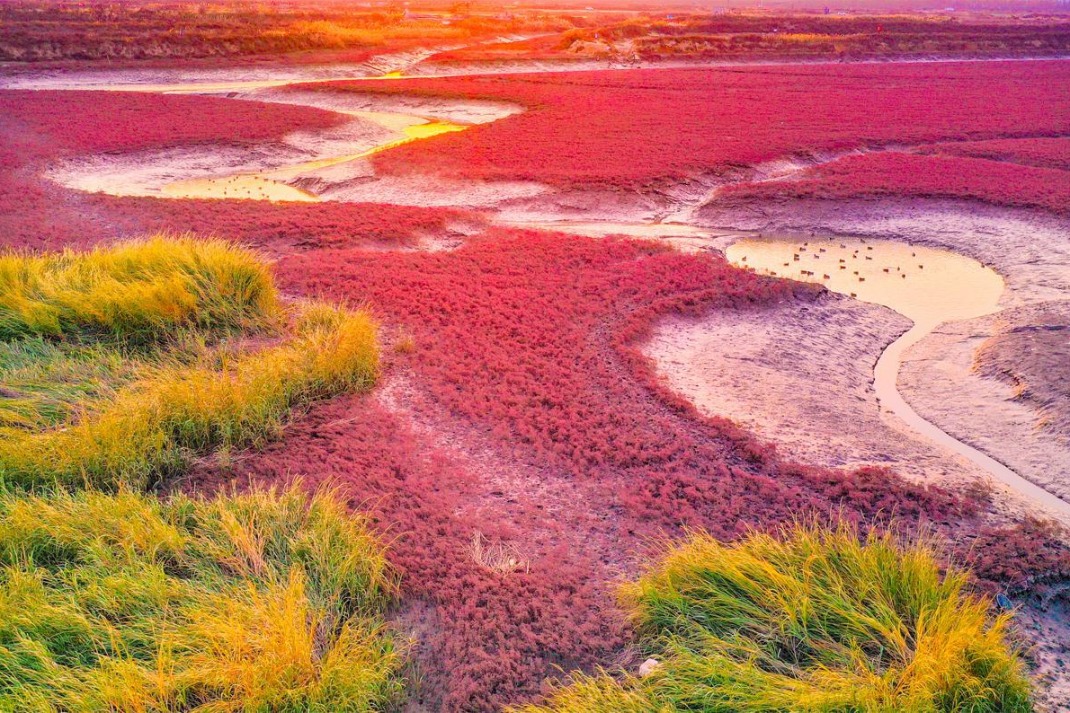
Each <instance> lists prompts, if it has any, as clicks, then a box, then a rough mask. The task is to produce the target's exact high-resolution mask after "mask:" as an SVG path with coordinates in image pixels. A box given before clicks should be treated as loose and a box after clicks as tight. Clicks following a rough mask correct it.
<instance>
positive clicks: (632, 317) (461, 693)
mask: <svg viewBox="0 0 1070 713" xmlns="http://www.w3.org/2000/svg"><path fill="white" fill-rule="evenodd" d="M277 270H278V275H279V279H280V280H281V282H282V285H283V287H284V288H285V289H286V290H287V291H291V292H297V293H302V294H315V295H322V296H325V297H327V298H332V299H338V300H343V301H349V302H353V303H358V302H359V303H364V302H367V303H368V304H370V306H371V307H372V309H373V310H374V311H375V312H376V313H377V314H378V315H379V317H380V318H381V319H383V320H384V321H385V322H386V323H387V324H388V325H390V326H391V328H397V327H404V328H405V329H406V330H407V331H409V332H410V333H411V334H412V335H413V336H414V341H415V344H416V349H415V352H414V353H412V354H411V355H408V356H404V357H397V358H396V360H395V363H394V364H393V365H392V366H391V367H390V368H389V370H388V372H387V374H386V375H385V376H384V383H383V385H381V386H380V387H378V394H377V395H373V396H370V397H362V398H352V399H346V400H342V401H338V402H335V403H333V404H330V405H327V406H324V407H322V408H319V409H316V410H314V411H313V413H312V414H311V415H310V416H309V417H308V418H307V419H304V420H302V421H300V422H299V423H297V424H295V425H294V427H293V428H291V429H290V430H289V431H288V433H287V436H286V438H285V439H284V440H282V441H280V442H278V443H276V444H273V445H271V446H269V447H268V448H267V449H266V450H264V451H263V452H261V453H257V454H251V455H250V456H249V457H248V458H243V459H241V460H239V461H238V463H237V464H236V466H234V467H233V470H231V471H228V472H226V473H224V472H213V471H211V470H203V471H201V472H200V473H198V474H197V475H196V476H195V478H194V480H193V485H194V486H197V485H200V486H202V487H208V486H211V485H214V484H218V483H219V482H221V481H223V480H226V479H230V478H233V477H238V478H239V479H242V480H267V481H272V482H274V481H279V480H285V479H288V478H291V477H295V476H297V477H303V478H305V479H307V480H308V481H310V482H311V483H312V484H316V483H322V482H329V483H334V484H336V485H339V486H340V487H343V488H344V489H345V491H346V492H348V493H350V494H351V495H352V497H353V500H354V502H355V503H359V504H360V506H361V507H362V508H365V509H370V510H371V511H372V512H373V513H374V515H375V516H376V517H377V518H378V521H379V522H380V523H381V526H382V527H383V528H384V531H385V532H386V533H388V535H389V537H390V538H391V539H392V546H391V558H392V560H393V561H394V563H395V564H396V565H397V566H398V567H399V568H400V569H401V570H402V572H403V574H404V575H405V577H404V585H403V586H404V596H403V602H402V606H401V609H400V611H399V612H398V613H397V616H396V618H397V621H398V623H399V624H400V625H401V626H403V627H404V628H406V629H407V630H409V631H412V632H414V633H415V634H416V635H417V637H418V644H417V648H416V651H415V653H414V655H415V657H416V661H417V666H418V670H419V671H420V677H421V678H422V680H423V683H424V685H423V686H422V687H421V688H419V689H418V691H417V692H416V695H417V697H418V699H419V700H420V702H422V703H423V704H425V705H426V706H428V707H429V708H431V709H443V710H458V711H494V710H500V708H501V707H502V706H503V705H505V704H508V703H513V702H517V701H522V700H527V699H530V698H532V697H534V696H536V695H538V693H539V692H540V691H541V690H543V683H544V680H545V679H546V678H548V677H554V676H557V675H559V674H560V669H565V670H568V669H571V668H574V667H579V668H584V669H587V670H591V669H593V668H594V667H595V666H598V665H601V666H612V665H613V664H614V661H618V660H619V657H620V656H621V655H622V652H623V651H624V648H623V647H624V644H625V642H626V640H627V637H626V636H625V631H624V626H623V617H622V615H621V613H620V612H619V611H618V610H617V609H616V607H615V605H614V603H613V601H614V600H613V594H612V592H613V588H614V586H615V583H616V582H617V581H619V579H620V578H621V577H629V576H633V575H634V573H635V571H636V570H637V568H638V566H639V563H640V562H641V560H642V556H643V554H644V553H645V552H646V551H647V548H648V547H649V545H650V544H651V542H652V541H653V540H654V539H655V538H656V537H658V536H659V535H662V534H668V535H678V534H679V533H680V532H681V531H682V528H685V527H700V528H705V529H708V530H709V531H711V532H713V533H714V534H716V535H717V536H719V537H723V538H734V537H737V536H739V535H740V534H741V533H743V532H745V531H746V530H747V528H750V527H769V526H774V525H777V524H781V523H786V522H789V521H791V520H792V519H794V518H797V517H805V516H807V515H813V516H815V517H819V518H821V517H827V516H828V515H829V514H830V513H842V514H843V515H844V516H846V517H847V518H850V519H852V520H856V521H862V522H865V523H870V524H871V523H876V522H880V521H883V520H887V519H888V518H889V517H892V516H897V517H898V518H900V519H901V521H902V525H903V527H905V528H906V529H908V530H911V529H914V528H915V527H916V526H917V525H918V524H919V523H921V522H928V523H931V524H932V525H933V527H935V528H937V529H938V530H939V531H940V532H944V533H948V534H952V533H961V532H965V531H968V532H970V534H971V535H974V536H976V539H974V540H973V546H974V547H975V548H976V550H977V551H981V552H991V551H993V550H992V549H991V548H990V547H989V546H988V545H989V543H991V542H1007V543H1008V548H1007V549H1006V553H1007V554H1011V553H1012V552H1013V553H1014V557H1013V559H1011V560H1004V559H1003V558H998V559H997V560H996V561H995V562H993V563H991V564H992V565H993V566H996V567H998V568H999V569H998V571H997V572H996V575H995V577H993V579H994V580H995V581H998V582H999V583H1000V584H1001V585H1006V584H1014V583H1020V582H1022V581H1024V580H1025V579H1027V578H1028V577H1029V576H1030V575H1031V574H1033V573H1034V572H1036V571H1039V568H1041V567H1045V568H1050V569H1051V570H1052V571H1059V568H1062V570H1066V569H1067V568H1068V567H1070V563H1068V561H1067V557H1066V552H1065V550H1064V549H1062V548H1060V547H1059V546H1057V545H1049V542H1050V541H1049V540H1047V539H1045V537H1043V536H1041V535H1037V534H1036V532H1035V531H1034V530H1022V528H1020V527H1016V528H1008V529H1007V530H993V529H991V528H988V527H986V526H984V525H983V524H982V523H981V522H980V520H979V515H978V513H979V512H980V510H981V509H983V507H984V506H983V503H982V502H981V501H979V500H976V499H973V498H972V497H969V496H961V495H957V494H954V493H950V492H947V491H945V490H942V489H939V488H926V487H920V486H916V485H911V484H908V483H906V482H905V481H903V480H901V479H900V478H898V477H896V476H895V475H894V474H892V473H889V472H887V471H883V470H878V469H864V470H860V471H857V472H844V471H833V470H825V469H817V468H808V467H804V466H799V465H794V464H789V463H784V462H782V461H781V460H779V459H778V458H777V457H776V454H775V453H774V452H773V450H772V449H771V448H769V447H768V446H767V445H765V444H762V443H760V442H758V441H756V440H755V439H753V438H752V437H751V436H749V435H748V434H747V433H745V432H743V431H741V430H740V429H738V428H737V427H735V426H734V425H733V424H731V423H729V422H727V421H724V420H718V419H707V418H704V417H702V416H700V415H699V414H698V413H697V412H696V411H695V410H694V409H693V408H692V407H691V406H690V405H689V404H687V403H686V402H684V401H681V400H679V399H677V398H676V397H674V396H673V395H672V394H671V393H670V392H669V391H668V390H667V389H665V388H664V387H663V386H662V385H661V384H660V383H659V382H658V381H657V379H656V377H655V376H654V373H653V371H652V369H651V367H650V364H649V363H648V362H647V361H646V360H645V358H644V357H643V356H642V355H641V354H640V352H639V351H638V350H637V349H636V348H635V345H636V344H637V343H638V342H639V341H641V340H642V339H643V337H644V336H645V335H646V334H647V333H648V330H649V329H650V327H651V325H652V324H653V323H654V322H655V321H656V320H657V319H659V318H660V317H662V316H665V315H670V314H673V315H701V314H704V313H706V312H708V311H709V310H713V309H762V308H764V307H765V306H768V305H771V304H774V303H777V302H780V301H783V300H807V299H811V298H812V297H813V295H814V290H815V288H811V287H807V286H800V285H794V284H791V283H785V282H781V281H775V280H771V279H766V278H762V277H759V276H756V275H753V274H750V273H747V272H744V271H741V270H737V269H734V268H732V267H730V266H729V265H727V264H726V263H725V262H724V261H723V260H721V259H719V258H715V257H711V256H694V255H683V254H679V253H675V252H672V251H669V250H667V249H666V248H664V247H662V246H659V245H655V244H645V243H639V242H634V241H621V240H613V239H607V240H591V239H586V238H578V237H575V236H565V235H548V234H541V233H533V232H517V231H497V232H493V233H491V234H489V235H487V236H485V237H482V238H476V239H472V240H471V241H470V242H469V243H468V244H467V245H465V246H464V247H462V248H460V249H459V250H457V251H455V252H452V253H435V254H428V253H373V252H369V251H366V250H359V249H348V250H317V251H310V252H304V253H299V254H293V255H290V256H286V257H284V258H283V259H282V260H280V262H279V263H278V268H277ZM384 404H385V405H387V407H386V408H384ZM477 533H480V534H481V535H485V536H486V537H487V538H488V540H489V541H499V540H502V541H508V542H510V543H516V546H517V548H518V551H519V552H520V553H521V557H522V559H523V561H524V566H522V567H520V568H518V569H516V570H515V571H512V572H509V573H502V572H499V571H495V570H493V569H492V568H488V567H486V566H483V565H481V564H480V563H479V562H477V561H476V558H475V557H473V554H472V548H471V543H472V542H473V538H474V537H475V536H476V534H477ZM1018 533H1023V534H1020V535H1019V534H1018ZM1041 534H1042V533H1041ZM954 540H955V541H965V540H964V539H963V538H961V537H960V536H958V535H955V537H954ZM990 569H991V568H984V567H983V569H982V572H981V576H982V579H983V580H984V581H987V582H991V581H993V579H990V578H989V571H990ZM559 667H560V668H559Z"/></svg>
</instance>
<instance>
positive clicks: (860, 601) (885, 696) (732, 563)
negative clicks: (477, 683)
mask: <svg viewBox="0 0 1070 713" xmlns="http://www.w3.org/2000/svg"><path fill="white" fill-rule="evenodd" d="M966 585H967V575H966V574H965V573H963V572H961V571H956V570H952V571H949V572H946V573H945V574H941V572H940V567H939V566H938V564H937V561H936V558H935V555H934V553H933V550H932V549H931V548H930V547H928V546H927V545H925V544H914V545H903V544H901V543H899V542H897V541H896V540H895V539H894V538H893V537H891V536H890V535H874V536H871V537H869V538H868V539H866V540H864V541H860V539H859V538H858V536H857V534H856V533H855V532H854V531H853V530H852V529H850V528H847V527H843V528H841V529H839V530H834V531H831V532H829V531H823V530H819V529H812V528H798V529H795V530H793V531H791V532H788V533H785V534H784V536H783V537H772V536H769V535H762V534H753V535H751V536H749V537H747V538H746V539H745V540H743V541H741V542H739V543H735V544H729V545H726V544H722V543H720V542H718V541H717V540H715V539H714V538H712V537H709V536H707V535H695V536H693V537H691V538H690V539H689V540H688V541H686V542H685V543H683V544H682V545H680V546H679V547H677V548H675V549H673V550H671V551H670V552H669V553H668V554H667V555H666V556H665V558H664V559H663V560H662V561H661V562H660V563H658V564H657V566H655V567H654V569H653V570H652V571H651V572H649V573H648V574H647V575H645V576H644V577H643V578H642V579H640V580H639V581H638V582H636V583H634V584H631V585H628V586H627V587H626V588H625V589H624V593H623V597H624V601H625V602H626V605H627V606H628V608H629V609H630V610H631V613H632V616H633V619H634V622H635V624H636V627H637V630H638V632H639V634H640V636H641V637H642V639H643V641H644V642H645V644H646V646H647V648H648V650H649V653H650V654H651V655H653V656H655V657H656V658H658V659H659V660H661V661H662V665H661V666H660V667H658V668H657V669H656V671H655V672H654V673H653V674H651V675H649V676H647V677H645V678H642V679H639V678H632V677H628V678H626V679H625V680H624V681H622V682H619V683H618V682H617V681H614V680H612V679H610V678H609V677H608V676H598V677H594V678H590V677H581V678H580V679H578V680H577V681H576V682H575V683H574V684H573V685H571V686H568V687H566V688H563V689H560V690H559V691H558V692H557V693H556V694H555V695H553V696H552V697H551V699H550V700H549V701H548V703H547V704H546V705H545V706H530V707H528V708H525V709H522V710H524V711H525V712H526V713H537V712H546V711H556V712H557V713H573V712H575V713H579V712H581V711H583V712H585V713H590V712H592V711H605V712H607V713H608V712H609V711H626V712H630V711H635V712H638V711H664V712H666V713H674V712H677V711H706V712H709V713H758V712H762V713H766V712H769V713H772V712H783V713H788V712H800V713H802V712H805V713H810V712H813V713H818V712H822V713H825V712H827V713H834V712H835V713H943V712H951V711H963V712H965V711H969V712H970V713H987V712H991V713H996V712H1001V713H1010V712H1018V711H1030V710H1032V707H1031V703H1030V688H1029V684H1028V681H1027V679H1026V678H1025V676H1024V674H1023V671H1022V667H1021V664H1020V663H1019V661H1018V658H1017V656H1016V654H1015V652H1014V651H1013V650H1012V649H1011V647H1010V646H1009V645H1008V644H1007V641H1006V630H1007V625H1008V615H1006V614H1003V615H1000V616H996V617H992V616H990V613H989V610H990V607H989V603H988V602H987V601H986V600H984V599H982V598H980V597H976V596H973V595H970V594H968V593H967V591H966Z"/></svg>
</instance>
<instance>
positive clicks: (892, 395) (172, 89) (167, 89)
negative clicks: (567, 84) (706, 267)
mask: <svg viewBox="0 0 1070 713" xmlns="http://www.w3.org/2000/svg"><path fill="white" fill-rule="evenodd" d="M354 78H364V77H354ZM300 81H307V80H292V81H275V80H272V81H265V82H255V81H249V80H248V79H246V80H242V81H235V82H232V83H227V82H218V81H216V82H213V83H211V84H196V83H193V84H190V83H177V84H170V85H168V84H159V85H137V84H134V85H131V84H129V83H121V82H116V83H113V84H110V85H109V84H103V83H101V82H100V79H99V77H95V78H93V81H92V82H91V83H89V84H88V85H87V84H84V83H83V84H79V82H78V81H77V80H76V79H75V78H70V77H69V78H67V79H66V83H65V84H63V85H61V86H56V85H54V84H53V83H45V84H43V85H42V86H40V87H39V88H41V89H57V88H58V89H83V88H92V89H98V90H101V89H110V90H115V91H131V90H136V91H151V92H164V93H191V94H192V93H196V94H215V95H223V96H238V97H239V98H242V99H253V100H256V99H258V97H257V92H258V91H259V90H266V91H268V92H271V91H272V90H278V89H282V88H283V87H285V85H286V84H291V83H298V82H300ZM311 94H312V93H309V92H304V93H294V94H290V95H287V98H286V99H284V100H285V101H287V102H288V103H295V104H301V103H306V102H304V101H302V99H301V98H302V97H305V96H306V95H311ZM315 94H317V95H321V96H322V94H323V93H321V92H316V93H315ZM262 100H265V101H279V100H280V99H279V98H278V97H277V96H275V95H270V94H268V95H265V96H264V97H263V99H262ZM311 101H312V100H311V99H309V102H311ZM308 105H309V106H313V105H314V104H312V103H308ZM315 105H316V106H319V107H320V108H331V109H332V110H335V111H341V112H342V113H345V114H347V115H350V116H352V117H354V119H356V120H360V121H363V122H365V123H366V124H367V125H373V126H374V127H375V132H373V134H370V135H366V136H364V137H363V139H362V140H361V141H358V142H353V143H348V144H347V143H346V142H345V141H344V140H337V139H335V140H331V141H327V142H322V143H319V144H316V149H315V150H314V151H312V152H311V155H310V152H308V151H306V152H305V153H304V155H301V156H299V157H297V155H296V154H295V155H294V156H291V157H289V158H285V157H284V158H281V159H280V158H279V157H278V156H276V157H275V158H274V159H272V160H271V161H269V162H268V163H267V164H264V163H263V162H261V163H257V161H256V160H255V159H254V160H251V161H248V162H242V161H237V162H236V161H235V160H234V159H233V158H230V159H228V160H220V161H218V162H217V163H214V164H213V163H211V162H210V161H203V160H202V161H201V165H200V168H199V169H198V171H199V172H196V173H194V174H190V173H188V172H187V173H183V172H182V171H179V172H178V173H177V174H176V172H175V171H174V170H173V169H175V167H176V166H180V165H181V163H182V161H183V157H182V156H174V155H169V156H162V157H161V161H162V163H161V165H160V166H159V167H157V168H156V169H152V168H150V169H148V170H146V168H145V166H144V163H143V161H144V159H145V157H137V158H136V159H135V160H131V161H130V162H129V163H128V164H127V166H126V167H123V168H122V169H121V170H118V171H115V172H110V171H109V170H108V167H107V166H106V165H104V164H100V165H98V164H95V163H93V162H92V161H90V162H88V163H84V164H82V165H81V166H80V167H78V168H77V170H74V171H72V170H65V171H64V172H63V173H62V175H60V174H50V175H51V176H52V177H53V178H54V179H55V180H59V181H60V182H62V183H64V184H65V185H68V186H69V187H72V188H79V189H82V190H91V191H103V192H107V193H112V194H116V195H156V196H161V197H170V198H210V199H223V198H227V199H232V198H243V199H257V200H269V201H319V200H324V199H325V198H326V199H329V198H327V197H325V196H322V195H320V194H319V193H317V192H316V190H315V186H314V184H309V183H307V182H305V183H303V182H302V180H301V179H302V177H306V178H307V177H308V176H310V175H315V174H316V172H317V171H323V170H325V169H334V168H337V167H343V166H345V165H346V164H351V163H352V162H357V161H359V160H360V159H364V158H366V157H368V156H370V155H371V154H374V153H377V152H380V151H386V150H389V149H391V148H394V147H396V146H399V145H401V144H404V143H408V142H410V141H419V140H425V139H428V138H431V137H434V136H438V135H441V134H444V133H449V132H455V131H462V130H464V129H465V128H467V126H468V125H469V124H468V123H466V122H462V121H458V120H455V119H454V118H446V117H436V116H431V115H427V114H419V115H418V114H412V113H403V112H398V111H378V110H369V109H367V108H361V109H354V108H345V107H341V108H339V107H325V106H323V104H322V103H319V104H315ZM516 109H517V108H515V107H514V108H511V109H509V110H507V111H505V112H503V113H499V114H496V115H495V114H493V112H492V113H491V114H489V115H487V116H486V117H485V118H484V120H487V121H492V120H495V119H497V118H501V116H507V115H508V114H510V113H513V112H514V111H515V110H516ZM472 123H479V121H478V120H475V121H473V122H472ZM369 136H374V137H375V138H374V139H373V140H371V141H370V142H369V138H368V137H369ZM150 158H151V157H150ZM202 158H203V157H202ZM131 166H132V167H133V168H131ZM98 169H100V170H98ZM131 176H135V178H136V180H131V178H130V177H131ZM310 185H311V187H310ZM131 186H133V188H131ZM342 199H344V198H342ZM512 224H513V225H517V226H523V227H529V228H536V229H553V230H561V231H564V232H570V224H569V223H567V222H556V221H549V222H538V223H536V222H531V223H512ZM576 225H577V229H576V230H575V232H577V233H584V234H591V235H608V234H629V235H634V236H636V237H642V238H648V239H661V240H668V241H674V240H675V241H677V243H676V244H678V245H680V246H681V247H685V248H686V247H689V246H692V247H693V246H694V244H695V242H696V241H697V242H698V243H701V242H702V240H703V238H704V236H708V235H710V233H711V231H708V230H706V229H704V228H701V227H698V226H693V225H685V224H651V223H635V224H624V223H621V224H611V223H606V224H601V223H598V222H592V223H583V224H576ZM580 228H582V229H580ZM689 241H690V242H689ZM725 253H726V256H727V258H728V259H729V260H730V261H731V262H732V263H734V264H736V265H739V266H741V267H746V268H749V269H753V270H755V271H758V272H761V273H763V274H768V275H774V276H777V277H783V278H789V279H793V280H802V281H811V282H816V283H820V284H823V285H825V286H826V287H827V288H828V289H829V290H832V291H835V292H838V293H841V294H844V295H848V296H850V297H852V298H855V299H857V300H861V301H864V302H870V303H875V304H878V305H882V306H885V307H888V308H890V309H892V310H895V311H896V312H898V313H899V314H901V315H903V316H904V317H906V318H908V319H909V320H911V321H912V322H913V326H912V327H911V328H910V329H909V330H907V331H906V332H905V333H903V334H902V335H901V336H899V338H898V339H896V340H895V341H893V342H892V343H891V344H889V345H888V346H887V347H886V348H885V349H884V351H883V352H882V353H881V354H880V357H879V359H878V361H877V362H876V366H875V368H874V371H873V377H874V378H873V387H874V389H875V391H876V396H877V399H878V403H879V408H880V409H881V410H882V411H884V412H888V413H890V414H892V415H894V416H895V417H896V418H898V419H900V420H901V421H902V422H903V423H904V424H906V425H907V426H908V427H909V428H910V429H912V430H913V431H915V432H916V433H917V434H920V435H921V436H923V437H924V438H925V439H928V440H929V441H931V442H933V443H935V444H938V445H940V446H942V447H944V448H946V449H948V450H950V451H951V452H953V453H956V454H958V455H960V456H962V457H964V458H966V459H967V460H969V461H970V462H971V463H973V464H974V465H976V466H978V467H979V468H981V469H982V470H983V471H985V472H987V473H988V474H989V475H990V476H991V477H992V478H994V479H995V480H996V481H998V482H999V483H1002V484H1003V485H1005V486H1007V487H1008V488H1010V489H1012V490H1013V491H1015V492H1017V493H1018V494H1019V495H1021V496H1024V497H1025V498H1027V499H1028V500H1030V501H1032V503H1034V504H1036V505H1037V506H1039V507H1041V508H1043V509H1044V510H1047V511H1049V512H1051V513H1052V514H1054V515H1057V516H1060V518H1061V519H1063V520H1070V504H1068V503H1067V502H1066V501H1064V500H1062V499H1060V498H1059V497H1057V496H1055V495H1053V494H1051V493H1049V492H1047V491H1046V490H1044V489H1042V488H1040V487H1038V486H1037V485H1035V484H1033V483H1032V482H1030V481H1028V480H1026V479H1025V478H1023V477H1021V476H1020V475H1018V474H1017V473H1015V472H1014V471H1012V470H1011V469H1010V468H1008V467H1007V466H1005V465H1004V464H1002V463H1000V462H999V461H997V460H996V459H994V458H992V457H991V456H989V455H987V454H985V453H983V452H981V451H979V450H977V449H975V448H973V447H972V446H970V445H968V444H966V443H963V442H962V441H960V440H958V439H956V438H954V437H953V436H951V435H949V434H948V433H946V432H945V431H943V430H941V429H940V428H939V427H938V426H936V425H935V424H933V423H931V422H930V421H928V420H926V419H924V418H922V417H921V416H920V415H918V413H917V412H916V411H915V410H914V409H913V408H911V406H910V405H909V404H908V403H907V401H906V400H905V399H904V398H903V395H902V393H901V392H900V391H899V388H898V375H899V370H900V367H901V365H902V362H903V358H904V355H905V353H906V352H907V350H909V349H910V347H912V346H913V345H915V344H917V343H918V342H920V341H921V340H923V339H924V338H925V337H926V336H928V335H930V334H931V333H932V332H933V331H934V330H935V329H937V328H938V327H939V326H940V325H942V324H945V323H948V322H954V321H959V320H965V319H971V318H975V317H980V316H983V315H986V314H991V313H992V312H995V311H996V310H997V305H998V303H999V301H1000V298H1001V295H1002V294H1003V291H1004V281H1003V279H1002V277H1001V276H1000V275H999V274H998V273H996V272H995V271H994V270H992V269H991V268H989V267H986V266H984V265H982V264H981V263H979V262H977V261H975V260H973V259H970V258H967V257H964V256H962V255H959V254H956V253H953V252H950V251H946V250H938V249H933V248H927V247H921V246H913V245H907V244H904V243H901V242H894V241H887V240H872V239H869V240H862V239H844V238H809V239H804V240H800V239H798V238H794V239H787V238H785V239H772V238H761V237H743V238H742V239H738V240H736V241H735V242H733V243H732V244H731V245H729V246H728V248H727V250H726V251H725ZM983 417H984V414H982V413H978V414H977V418H983Z"/></svg>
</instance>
